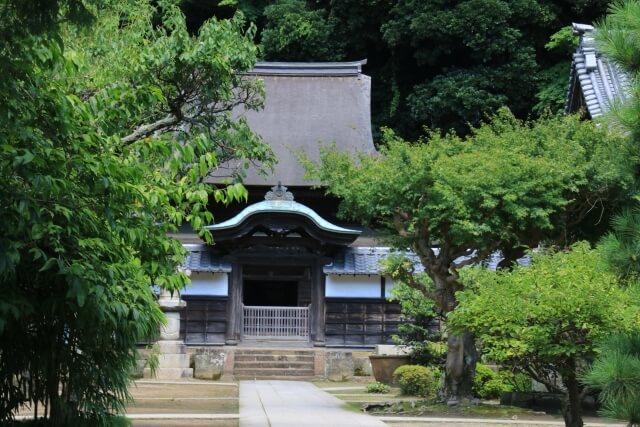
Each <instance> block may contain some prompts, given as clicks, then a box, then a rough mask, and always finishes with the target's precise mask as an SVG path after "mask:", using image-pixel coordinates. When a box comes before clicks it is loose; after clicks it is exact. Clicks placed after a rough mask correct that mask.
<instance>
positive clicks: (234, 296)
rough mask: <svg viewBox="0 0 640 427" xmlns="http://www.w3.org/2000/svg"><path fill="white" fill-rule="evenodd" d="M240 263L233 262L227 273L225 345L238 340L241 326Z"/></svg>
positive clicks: (234, 343) (236, 342) (235, 342)
mask: <svg viewBox="0 0 640 427" xmlns="http://www.w3.org/2000/svg"><path fill="white" fill-rule="evenodd" d="M241 323H242V264H238V263H233V264H232V266H231V273H230V274H229V299H228V300H227V332H226V335H225V342H226V344H227V345H236V344H238V342H240V336H241V334H240V333H241V331H240V328H241V327H242V324H241Z"/></svg>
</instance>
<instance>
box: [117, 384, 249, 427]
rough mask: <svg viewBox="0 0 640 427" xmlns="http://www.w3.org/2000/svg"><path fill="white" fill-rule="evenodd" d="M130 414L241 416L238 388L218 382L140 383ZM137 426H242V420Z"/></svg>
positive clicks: (140, 425) (142, 424)
mask: <svg viewBox="0 0 640 427" xmlns="http://www.w3.org/2000/svg"><path fill="white" fill-rule="evenodd" d="M130 391H131V394H132V395H133V398H134V401H133V403H132V404H130V405H129V406H128V407H127V413H129V414H167V413H170V414H238V410H239V402H238V387H237V386H229V385H222V384H216V383H215V382H210V383H204V382H193V383H185V384H167V383H162V382H144V383H136V384H135V385H134V386H132V388H131V390H130ZM132 424H133V426H134V427H160V426H168V425H171V426H172V427H199V426H211V425H215V426H216V427H238V420H237V419H235V420H187V419H182V420H180V419H177V420H173V419H172V420H133V421H132Z"/></svg>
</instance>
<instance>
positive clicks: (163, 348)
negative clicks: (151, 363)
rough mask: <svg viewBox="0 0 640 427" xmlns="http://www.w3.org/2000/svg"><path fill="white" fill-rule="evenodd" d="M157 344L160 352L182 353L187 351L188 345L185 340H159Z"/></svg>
mask: <svg viewBox="0 0 640 427" xmlns="http://www.w3.org/2000/svg"><path fill="white" fill-rule="evenodd" d="M155 346H156V347H157V348H158V350H159V352H160V353H164V354H182V353H186V352H187V346H186V345H185V343H184V342H183V341H162V340H161V341H158V342H157V343H156V344H155Z"/></svg>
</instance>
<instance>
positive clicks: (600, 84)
mask: <svg viewBox="0 0 640 427" xmlns="http://www.w3.org/2000/svg"><path fill="white" fill-rule="evenodd" d="M573 33H574V34H575V35H578V36H580V42H579V44H578V47H577V49H576V52H575V53H574V54H573V60H572V63H571V73H570V77H569V91H568V94H567V102H566V105H565V111H566V112H567V113H575V112H577V111H580V110H581V109H582V110H583V111H584V113H585V115H586V116H587V117H588V118H590V119H593V118H596V117H598V116H601V115H602V114H603V113H605V112H606V111H607V110H608V109H610V108H611V107H612V106H613V105H614V103H616V102H621V101H624V100H625V99H626V98H627V96H628V93H629V78H628V76H627V75H626V74H625V73H624V72H622V70H620V68H619V67H618V66H617V65H616V64H614V63H613V62H612V61H610V60H608V59H607V58H606V57H605V56H604V55H602V53H601V52H599V51H598V50H597V46H596V43H595V39H594V28H593V26H591V25H587V24H575V23H574V24H573Z"/></svg>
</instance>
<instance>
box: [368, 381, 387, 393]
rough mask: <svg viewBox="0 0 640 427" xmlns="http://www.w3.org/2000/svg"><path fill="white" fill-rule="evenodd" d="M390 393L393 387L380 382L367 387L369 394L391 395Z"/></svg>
mask: <svg viewBox="0 0 640 427" xmlns="http://www.w3.org/2000/svg"><path fill="white" fill-rule="evenodd" d="M390 391H391V387H389V386H388V385H386V384H385V383H381V382H380V381H376V382H374V383H371V384H369V385H367V393H389V392H390Z"/></svg>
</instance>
